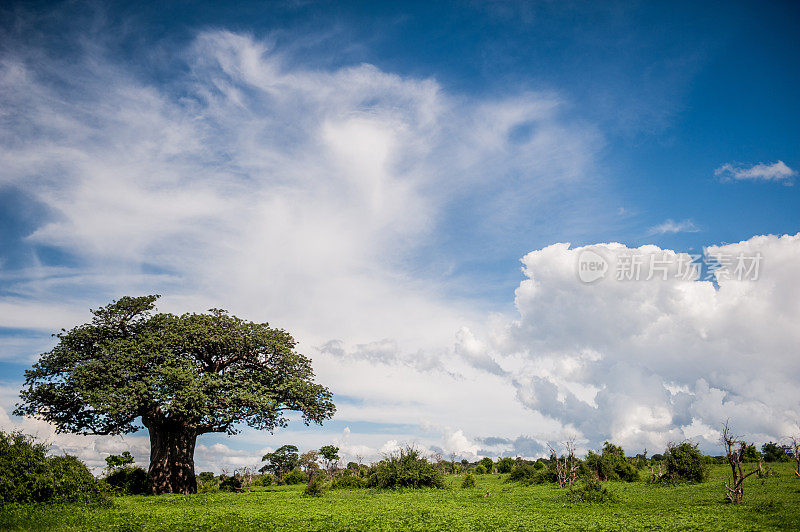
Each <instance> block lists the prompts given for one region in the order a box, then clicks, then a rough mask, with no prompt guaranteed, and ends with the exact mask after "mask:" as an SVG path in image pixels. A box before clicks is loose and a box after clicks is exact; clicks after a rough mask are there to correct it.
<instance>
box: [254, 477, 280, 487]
mask: <svg viewBox="0 0 800 532" xmlns="http://www.w3.org/2000/svg"><path fill="white" fill-rule="evenodd" d="M274 483H275V477H273V476H272V475H261V476H258V477H256V478H255V479H253V482H251V485H253V486H272V484H274Z"/></svg>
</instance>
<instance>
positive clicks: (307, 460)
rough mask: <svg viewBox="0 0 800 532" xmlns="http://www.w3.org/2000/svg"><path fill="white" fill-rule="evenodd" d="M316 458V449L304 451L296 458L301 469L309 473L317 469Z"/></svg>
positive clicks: (317, 455) (317, 457)
mask: <svg viewBox="0 0 800 532" xmlns="http://www.w3.org/2000/svg"><path fill="white" fill-rule="evenodd" d="M318 459H319V453H318V452H317V451H316V450H311V451H306V452H304V453H303V454H301V455H300V458H299V459H298V460H297V465H298V466H299V467H302V468H303V471H305V472H306V473H311V472H312V471H316V470H317V469H319V464H317V460H318Z"/></svg>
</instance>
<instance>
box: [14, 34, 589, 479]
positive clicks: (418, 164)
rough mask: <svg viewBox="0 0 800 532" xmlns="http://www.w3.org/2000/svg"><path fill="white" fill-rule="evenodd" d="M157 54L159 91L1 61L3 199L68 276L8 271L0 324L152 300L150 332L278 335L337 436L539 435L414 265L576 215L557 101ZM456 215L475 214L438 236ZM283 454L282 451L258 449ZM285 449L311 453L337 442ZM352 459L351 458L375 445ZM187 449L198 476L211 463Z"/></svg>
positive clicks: (375, 439)
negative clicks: (27, 207) (321, 397)
mask: <svg viewBox="0 0 800 532" xmlns="http://www.w3.org/2000/svg"><path fill="white" fill-rule="evenodd" d="M76 46H78V48H79V45H76ZM170 56H171V57H174V58H176V60H179V61H180V60H182V61H183V62H184V64H183V65H182V68H178V69H174V72H176V74H175V75H174V77H173V78H171V79H169V80H167V82H166V83H164V84H161V85H158V86H156V85H154V84H152V83H150V82H148V81H146V80H145V79H142V78H140V77H138V76H137V75H136V74H134V73H133V71H130V70H128V69H126V68H125V66H124V65H122V64H117V63H115V62H114V61H113V60H110V59H109V58H108V57H106V56H105V55H104V53H103V51H102V50H101V49H100V48H98V47H90V46H87V47H86V49H85V50H84V53H83V55H81V54H78V55H77V56H72V57H70V59H69V61H65V60H60V59H56V58H53V57H50V56H47V55H46V54H44V53H42V52H41V50H37V49H32V48H30V47H29V46H28V45H26V44H23V43H19V45H18V46H9V47H7V48H6V49H5V51H4V52H3V55H2V56H0V106H1V107H2V109H3V113H4V115H3V120H4V126H7V127H4V128H3V131H2V133H0V166H2V168H3V171H2V172H0V183H2V185H3V186H7V187H13V188H16V189H20V190H22V191H24V192H25V194H26V195H28V196H30V197H31V198H33V199H34V200H35V201H36V202H38V203H39V204H41V205H42V206H43V207H42V210H43V211H44V212H47V213H50V215H48V217H47V218H46V219H45V221H44V222H43V223H42V224H41V225H40V226H39V227H38V228H37V229H36V230H35V231H34V232H33V234H31V235H30V236H29V237H27V239H26V242H27V243H28V244H29V245H31V246H45V247H47V248H48V249H55V250H59V251H60V252H62V253H65V254H66V255H67V256H68V257H69V260H68V261H66V262H65V264H64V265H60V266H57V267H56V266H52V265H49V266H42V265H41V264H36V265H31V266H30V267H26V268H23V269H19V270H14V271H8V270H7V271H4V272H3V273H2V278H1V280H2V282H3V283H4V290H5V291H6V293H7V294H10V296H9V297H5V298H4V299H3V302H2V305H0V324H2V325H3V326H5V327H14V328H28V329H30V328H35V329H37V331H57V330H59V329H60V328H61V327H70V326H72V325H75V324H78V323H82V322H85V321H86V320H87V319H88V318H89V314H88V308H90V307H91V308H95V307H97V306H98V305H100V304H103V303H106V302H108V301H109V300H110V299H111V298H114V297H119V296H120V295H123V294H141V293H154V292H155V293H162V294H164V297H163V299H162V300H161V301H160V303H161V304H160V308H161V309H162V310H165V311H174V312H185V311H187V310H192V311H202V310H204V309H207V308H210V307H222V308H227V309H229V310H231V311H232V312H234V313H236V314H237V315H240V316H243V317H246V318H250V319H254V320H258V321H266V320H269V321H270V322H272V324H273V325H276V326H280V327H285V328H286V329H288V330H290V331H292V332H293V333H294V334H295V336H296V337H297V338H298V339H299V340H300V349H301V350H302V351H303V352H305V353H306V354H309V355H311V356H313V358H314V367H315V369H316V370H317V373H318V378H319V381H320V382H323V383H324V384H326V385H328V386H330V387H331V388H332V389H333V390H334V392H336V393H337V394H342V395H348V396H350V397H356V398H362V399H363V400H364V406H363V407H358V408H356V407H350V406H347V405H343V406H342V407H341V408H340V410H339V414H338V416H337V417H338V418H339V419H345V420H348V421H349V420H350V419H353V420H363V421H370V422H375V423H407V424H410V425H413V426H419V425H420V424H421V423H425V422H432V423H436V424H438V425H440V426H446V425H448V421H449V420H451V418H452V416H453V413H454V412H456V411H469V412H470V416H471V418H472V421H470V425H471V426H470V427H469V428H468V427H464V428H463V429H462V430H463V434H464V435H468V434H475V433H476V430H477V429H480V430H489V431H496V432H499V433H503V434H506V433H508V432H509V431H511V430H516V429H514V427H516V426H517V424H518V423H520V422H524V423H526V424H528V425H536V426H539V427H542V428H541V429H540V430H546V427H547V426H549V425H548V422H547V421H546V420H545V421H543V420H542V417H541V416H538V415H536V414H535V413H531V412H529V411H527V410H526V409H525V408H524V407H522V406H521V405H519V404H518V403H516V402H515V401H514V391H513V390H512V389H510V388H508V387H507V386H505V387H503V389H502V390H500V391H498V390H496V389H492V388H491V387H490V388H486V387H485V386H483V385H484V384H485V383H486V382H487V381H488V382H493V383H496V384H497V383H499V384H500V385H501V387H502V386H503V381H502V380H501V379H500V377H499V375H500V374H501V368H500V367H499V366H497V364H496V362H493V360H492V355H491V354H490V353H484V352H482V347H481V343H480V342H479V341H477V340H475V338H474V337H472V338H470V335H471V334H473V333H472V332H470V331H476V332H479V331H480V330H481V328H482V326H481V322H482V320H483V316H484V314H485V312H484V310H483V308H482V307H483V305H482V303H481V302H480V301H465V300H454V299H451V298H449V297H447V295H446V294H444V293H443V290H442V288H441V287H442V286H443V285H445V284H446V283H443V282H442V281H443V278H444V277H446V274H439V273H438V272H435V273H434V274H431V273H430V272H428V271H426V267H425V265H424V264H423V265H422V266H420V264H419V262H418V257H419V254H420V253H428V252H429V250H431V249H437V248H438V247H439V245H440V243H441V238H442V236H441V231H442V224H451V225H453V226H454V228H453V230H454V231H464V233H465V234H467V235H472V234H473V232H474V233H476V234H481V235H489V234H493V233H503V232H505V231H507V230H508V227H509V224H516V223H518V220H522V219H528V218H529V217H528V216H519V215H520V213H526V212H529V211H530V210H531V209H535V210H536V212H537V214H538V215H539V216H548V213H552V216H551V217H550V219H551V220H554V219H558V218H557V217H558V216H561V214H560V213H561V211H562V209H560V208H557V207H555V205H557V204H558V201H557V198H559V197H569V199H570V201H571V202H573V203H577V202H579V201H580V194H581V192H580V191H581V186H580V185H581V183H584V182H587V181H588V180H590V179H591V172H590V169H592V168H594V167H595V164H594V155H595V154H596V152H597V151H598V149H600V147H601V145H602V139H601V137H600V135H599V134H598V132H597V131H596V130H595V129H594V128H593V127H592V126H591V125H590V124H586V123H572V122H570V121H569V120H568V119H566V118H565V117H564V116H563V113H562V109H563V108H564V102H563V100H562V99H561V98H560V97H559V95H557V94H555V93H536V92H525V93H520V94H516V95H511V96H508V97H504V98H475V97H467V96H464V95H459V94H449V93H447V92H446V91H445V90H443V89H442V87H441V86H439V84H438V83H437V82H436V81H435V80H430V79H414V78H409V77H402V76H398V75H395V74H392V73H387V72H384V71H381V70H380V69H378V68H376V67H374V66H371V65H358V66H352V67H345V68H340V69H335V70H314V69H309V68H305V67H303V66H302V65H298V64H296V63H292V62H290V61H289V60H288V59H287V58H286V57H285V56H284V55H283V54H282V53H281V51H280V50H277V49H275V48H274V47H273V46H272V45H270V44H268V43H266V42H262V41H258V40H256V39H253V38H251V37H249V36H245V35H240V34H235V33H231V32H226V31H208V32H202V33H200V34H198V35H197V38H196V39H195V40H194V42H193V43H192V45H191V46H189V47H188V48H187V49H184V50H177V51H176V50H171V51H170ZM523 130H524V134H520V133H519V131H523ZM564 183H569V184H570V187H564V186H562V185H563V184H564ZM597 192H598V191H597V189H594V190H593V191H592V194H591V195H590V196H591V198H592V200H594V199H595V198H596V197H597ZM464 208H466V209H470V210H473V211H474V212H475V214H476V215H475V216H473V217H470V220H464V221H461V220H458V221H457V222H454V221H452V220H450V219H449V218H448V217H449V216H451V215H450V213H452V212H456V211H459V210H461V209H464ZM464 223H472V224H474V227H472V226H470V227H463V224H464ZM470 237H471V236H470ZM435 253H437V256H435V257H434V258H433V259H431V260H433V261H434V262H436V261H441V262H452V261H451V260H443V259H441V257H440V256H439V255H438V254H439V253H444V252H443V251H442V252H439V251H436V252H435ZM437 263H438V262H437ZM420 268H421V269H422V270H423V272H422V274H419V272H420ZM433 269H435V268H432V270H433ZM464 326H469V330H468V331H467V332H463V331H462V327H464ZM458 331H462V332H458ZM455 335H459V336H458V342H459V347H458V348H457V352H456V351H454V350H453V348H452V345H453V338H454V336H455ZM4 340H5V339H4ZM33 344H34V342H33V341H31V344H30V346H29V347H30V349H34V348H35V349H36V350H37V351H38V350H40V349H41V347H40V346H43V345H44V344H43V343H42V344H36V345H33ZM315 346H323V347H322V348H321V349H320V350H319V351H317V350H316V349H315ZM27 348H28V347H26V344H25V342H24V341H22V340H20V339H19V338H16V339H12V340H10V341H9V342H7V343H4V348H3V356H4V357H6V358H10V359H13V360H16V361H23V360H24V361H25V362H28V361H29V358H28V357H27V356H26V357H24V358H20V355H21V354H22V351H24V350H25V349H27ZM373 362H374V363H373ZM486 368H489V369H491V370H492V371H494V373H495V375H491V376H489V377H485V376H484V375H483V370H484V369H486ZM498 401H501V402H502V401H505V402H506V403H507V405H506V406H505V407H504V408H505V410H506V411H507V412H508V413H509V415H510V416H512V417H510V418H503V417H501V416H497V414H496V404H497V402H498ZM8 423H11V424H12V425H9V426H17V425H14V424H15V423H17V421H15V420H8ZM247 434H249V433H247V432H246V433H245V434H243V435H241V436H240V437H239V439H232V440H230V441H228V440H225V441H226V442H228V443H226V445H228V444H229V445H228V446H229V447H230V448H231V449H232V451H231V452H233V453H234V454H232V455H231V456H232V457H233V458H232V460H233V459H234V458H235V460H240V459H241V460H244V459H245V458H246V457H251V458H252V456H255V455H254V454H253V455H252V456H250V455H249V454H247V455H246V456H245V455H243V456H240V457H239V458H236V457H237V456H239V455H237V454H236V453H238V452H239V451H240V450H241V449H237V448H236V446H237V445H238V443H237V442H244V441H249V442H250V443H248V444H247V445H250V446H251V447H252V445H256V446H257V448H260V447H261V445H260V444H256V443H254V442H251V441H250V440H247V437H246V436H247ZM280 434H284V435H285V436H286V437H290V436H291V435H292V433H290V432H285V431H284V432H280V433H278V434H277V435H276V436H275V437H269V436H267V435H261V436H259V437H262V438H264V440H263V441H264V442H270V444H271V443H272V442H273V441H279V440H280V438H282V437H284V436H280ZM255 437H256V436H253V438H255ZM298 437H300V438H301V439H302V441H304V442H305V443H306V444H307V445H308V446H310V447H318V446H319V445H320V444H323V443H328V442H329V441H330V439H331V438H332V435H331V434H330V433H329V432H326V431H325V430H321V431H320V432H319V433H318V435H316V436H313V437H309V436H307V435H303V436H302V437H301V436H298ZM354 437H355V436H353V438H354ZM465 437H472V436H465ZM53 438H55V439H56V440H58V441H61V438H65V436H60V435H59V436H53ZM75 438H80V437H77V436H76V437H75ZM358 438H359V441H353V442H352V443H350V446H351V447H353V448H356V447H358V446H361V447H359V448H360V450H361V451H365V449H364V448H363V447H364V446H368V447H369V449H371V450H372V451H376V450H377V449H379V448H381V447H382V446H383V445H384V444H385V443H386V441H387V436H386V435H385V434H381V435H364V434H363V433H359V435H358ZM417 438H418V436H417V435H415V434H397V435H394V434H393V435H391V437H390V438H388V439H393V440H395V441H397V442H409V443H413V442H414V441H415V440H416V439H417ZM70 441H71V440H70ZM76 441H79V440H76ZM137 441H138V440H137ZM204 441H205V440H204ZM425 442H426V443H425V445H438V446H441V445H443V440H442V439H441V437H439V436H437V437H436V438H435V439H432V440H430V441H429V440H425ZM288 443H291V442H288ZM202 445H204V446H206V447H208V446H207V445H206V443H202ZM206 447H198V453H199V454H198V467H199V468H204V467H206V466H205V465H202V464H204V463H206V462H204V461H205V460H211V458H212V457H213V456H214V453H215V452H217V451H219V452H220V453H221V454H220V456H222V457H223V458H224V457H225V456H227V454H230V453H227V451H225V452H223V451H221V450H219V449H216V448H214V449H211V447H208V449H210V450H209V451H208V453H207V457H206V458H204V457H205V456H206V455H204V454H203V453H205V452H206V451H205V450H204V449H206ZM208 449H206V450H208ZM201 451H202V452H201ZM87 452H88V451H87ZM246 452H250V453H252V452H253V451H252V450H250V451H246ZM220 460H222V458H221V459H220ZM208 463H211V462H208ZM215 463H217V465H220V464H222V463H223V462H222V461H217V462H215ZM225 463H228V462H225ZM220 466H221V465H220Z"/></svg>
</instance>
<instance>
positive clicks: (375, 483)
mask: <svg viewBox="0 0 800 532" xmlns="http://www.w3.org/2000/svg"><path fill="white" fill-rule="evenodd" d="M367 485H368V486H369V487H374V488H384V489H386V488H422V487H431V488H442V487H444V481H443V480H442V474H441V473H439V471H437V469H436V467H435V466H434V465H433V464H431V463H430V462H428V461H427V460H426V459H425V458H423V457H422V456H420V453H419V451H417V450H416V449H413V448H411V447H407V448H405V449H401V450H400V452H399V453H394V454H391V455H390V456H388V457H387V458H385V459H383V460H381V461H380V462H378V463H377V464H375V465H374V466H373V468H372V472H371V473H370V476H369V478H368V479H367Z"/></svg>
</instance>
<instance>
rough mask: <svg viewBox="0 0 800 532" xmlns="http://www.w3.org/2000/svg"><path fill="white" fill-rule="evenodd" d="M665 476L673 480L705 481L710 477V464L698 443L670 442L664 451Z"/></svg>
mask: <svg viewBox="0 0 800 532" xmlns="http://www.w3.org/2000/svg"><path fill="white" fill-rule="evenodd" d="M664 464H665V465H666V469H667V471H666V475H665V477H666V478H667V479H669V480H671V481H673V482H676V481H688V482H703V481H704V480H705V479H706V478H707V477H708V465H707V464H706V461H705V459H704V458H703V454H702V453H701V452H700V451H699V450H698V449H697V445H696V444H694V445H693V444H691V443H689V442H683V443H681V444H679V445H674V444H669V446H668V447H667V451H666V452H665V453H664Z"/></svg>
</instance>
